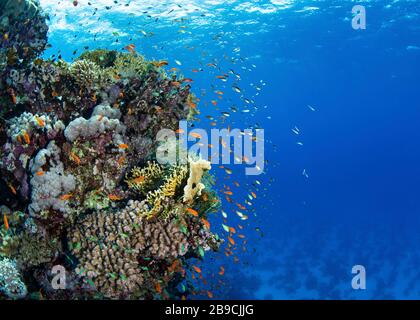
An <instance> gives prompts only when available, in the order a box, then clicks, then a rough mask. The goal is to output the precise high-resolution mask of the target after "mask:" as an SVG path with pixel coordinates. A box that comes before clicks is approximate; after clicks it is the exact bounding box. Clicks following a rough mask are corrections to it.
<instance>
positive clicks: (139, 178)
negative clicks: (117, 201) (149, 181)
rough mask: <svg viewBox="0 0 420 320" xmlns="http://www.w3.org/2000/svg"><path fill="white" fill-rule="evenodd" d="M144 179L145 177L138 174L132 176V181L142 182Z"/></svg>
mask: <svg viewBox="0 0 420 320" xmlns="http://www.w3.org/2000/svg"><path fill="white" fill-rule="evenodd" d="M144 179H145V177H144V176H140V177H137V178H134V179H133V180H132V182H133V183H137V184H138V183H142V182H143V181H144Z"/></svg>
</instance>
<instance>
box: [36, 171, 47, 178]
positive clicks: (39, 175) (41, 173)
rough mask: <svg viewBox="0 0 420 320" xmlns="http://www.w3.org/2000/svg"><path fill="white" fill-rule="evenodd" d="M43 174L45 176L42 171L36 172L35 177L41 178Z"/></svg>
mask: <svg viewBox="0 0 420 320" xmlns="http://www.w3.org/2000/svg"><path fill="white" fill-rule="evenodd" d="M44 174H45V172H44V171H42V170H40V171H38V172H37V173H36V175H37V176H38V177H42V176H43V175H44Z"/></svg>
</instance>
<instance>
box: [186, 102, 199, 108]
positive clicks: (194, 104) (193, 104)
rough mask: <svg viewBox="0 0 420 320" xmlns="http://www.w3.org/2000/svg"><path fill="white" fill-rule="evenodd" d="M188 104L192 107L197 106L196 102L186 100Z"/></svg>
mask: <svg viewBox="0 0 420 320" xmlns="http://www.w3.org/2000/svg"><path fill="white" fill-rule="evenodd" d="M188 106H189V107H190V108H193V109H195V108H197V104H196V103H194V102H192V101H188Z"/></svg>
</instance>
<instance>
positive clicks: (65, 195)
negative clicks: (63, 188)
mask: <svg viewBox="0 0 420 320" xmlns="http://www.w3.org/2000/svg"><path fill="white" fill-rule="evenodd" d="M72 197H73V195H72V194H71V193H69V194H64V195H62V196H61V197H60V200H62V201H67V200H70V199H71V198H72Z"/></svg>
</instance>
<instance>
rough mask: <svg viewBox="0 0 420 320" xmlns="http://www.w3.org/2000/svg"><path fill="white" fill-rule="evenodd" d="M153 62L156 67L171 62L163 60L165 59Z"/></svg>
mask: <svg viewBox="0 0 420 320" xmlns="http://www.w3.org/2000/svg"><path fill="white" fill-rule="evenodd" d="M152 64H153V65H154V66H156V67H159V68H160V67H163V66H167V65H168V64H169V63H168V61H166V60H163V61H154V62H152Z"/></svg>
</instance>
